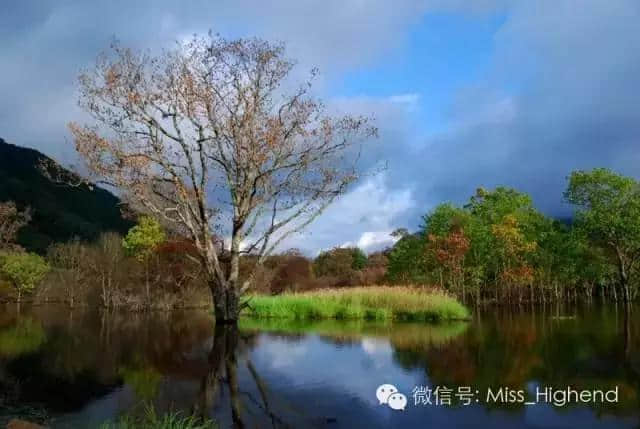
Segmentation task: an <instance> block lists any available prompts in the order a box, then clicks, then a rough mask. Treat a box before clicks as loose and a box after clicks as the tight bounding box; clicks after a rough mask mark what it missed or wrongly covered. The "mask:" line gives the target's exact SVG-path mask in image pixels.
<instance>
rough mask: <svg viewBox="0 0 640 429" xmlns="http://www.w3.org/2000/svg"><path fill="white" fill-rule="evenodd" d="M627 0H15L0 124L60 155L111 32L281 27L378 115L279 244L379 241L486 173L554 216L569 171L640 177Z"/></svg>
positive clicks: (7, 24)
mask: <svg viewBox="0 0 640 429" xmlns="http://www.w3.org/2000/svg"><path fill="white" fill-rule="evenodd" d="M638 22H640V2H638V1H637V0H611V1H602V0H581V1H575V0H551V1H548V0H536V1H513V2H512V1H507V0H476V1H464V0H450V1H447V0H400V1H389V0H323V1H312V0H308V1H300V0H281V1H273V2H265V1H260V0H235V1H225V0H219V1H213V0H209V1H204V0H193V1H189V0H185V1H182V2H176V1H167V0H140V1H133V0H128V1H124V0H113V1H109V2H104V1H100V2H99V1H88V0H57V1H47V0H22V1H17V0H14V1H6V2H3V4H2V6H1V7H0V60H1V61H0V94H2V98H1V99H0V137H2V138H4V139H5V140H7V141H9V142H11V143H15V144H18V145H22V146H28V147H33V148H36V149H38V150H40V151H42V152H44V153H46V154H47V155H49V156H52V157H54V158H55V159H57V160H59V161H61V162H63V163H73V162H74V160H75V154H74V150H73V146H72V143H71V139H70V136H69V134H68V131H67V128H66V124H67V123H68V122H70V121H74V120H76V121H78V120H80V121H81V120H82V119H83V118H84V117H85V116H84V113H83V112H82V111H81V110H80V109H79V108H78V107H77V105H76V101H77V94H76V88H77V87H76V79H77V75H78V73H79V71H80V70H81V69H83V68H86V67H88V66H90V65H91V64H92V63H93V62H94V61H95V58H96V56H97V55H98V53H99V52H100V51H102V50H104V49H106V48H107V47H108V45H109V42H110V41H111V40H113V39H114V38H117V39H118V40H120V41H121V42H122V43H123V44H125V45H127V46H132V47H135V48H141V49H147V48H148V49H159V48H162V47H170V46H171V44H172V43H173V42H175V41H179V40H184V39H185V38H187V37H190V36H191V35H193V34H196V33H198V34H203V33H206V32H207V31H208V30H213V31H214V32H218V33H220V34H221V35H223V36H225V37H244V36H258V37H261V38H265V39H269V40H274V41H283V42H285V43H286V46H287V54H288V55H289V56H290V57H292V58H295V59H297V61H298V66H297V68H296V70H295V72H294V73H300V77H301V78H302V77H304V76H306V74H307V72H308V71H309V70H310V69H311V68H312V67H317V68H319V70H320V73H321V74H320V77H319V79H317V81H316V86H315V89H314V90H315V91H316V93H317V94H318V95H319V96H320V97H322V98H323V99H324V101H325V103H326V104H327V105H328V106H330V107H331V108H332V109H339V110H340V111H343V112H345V113H363V114H367V115H372V116H373V117H375V120H376V125H377V127H378V128H379V134H380V135H379V138H378V139H376V140H375V141H371V142H367V143H366V144H367V145H368V147H367V150H366V156H365V157H364V158H363V162H364V164H365V165H364V168H365V170H366V168H367V167H371V168H373V167H372V166H374V165H379V163H380V162H383V163H385V164H386V169H384V170H383V171H382V172H380V173H378V174H370V175H365V177H364V178H363V180H361V181H360V182H358V183H357V184H356V185H354V186H353V187H352V188H351V189H350V190H349V192H348V193H347V194H346V195H345V196H344V197H342V198H341V199H340V200H339V201H337V202H336V203H335V204H334V205H333V206H332V207H330V208H329V209H328V210H327V211H326V212H325V213H324V214H323V215H322V216H321V217H320V218H319V219H317V220H316V222H315V223H314V224H313V225H312V226H311V227H309V228H308V229H307V230H306V231H305V232H304V233H303V234H299V235H297V236H294V237H292V238H291V239H290V240H289V241H288V242H287V243H285V245H286V246H287V247H297V248H300V249H301V250H302V251H304V252H305V253H308V254H315V253H317V252H318V251H320V250H322V249H329V248H332V247H335V246H343V245H358V246H360V247H362V248H363V249H365V250H366V251H374V250H377V249H380V248H383V247H385V246H388V245H390V244H391V243H392V238H391V237H390V235H389V234H390V232H392V231H393V230H394V229H396V228H399V227H407V228H409V230H416V229H417V228H418V227H419V225H420V222H421V217H422V216H423V215H424V214H425V213H426V212H428V211H429V210H430V209H432V208H433V207H434V206H435V205H437V204H439V203H441V202H445V201H450V202H453V203H456V204H461V203H463V202H464V201H465V200H467V199H468V197H469V196H470V195H472V194H473V193H474V192H475V189H476V188H478V187H480V186H483V187H486V188H492V187H495V186H498V185H504V186H511V187H515V188H517V189H519V190H522V191H524V192H527V193H529V194H531V196H532V198H533V200H534V203H535V204H536V206H537V207H538V208H540V209H541V210H542V211H543V212H545V213H546V214H548V215H551V216H567V215H569V214H570V213H571V208H570V207H568V206H567V205H566V204H565V203H563V201H562V192H563V190H564V188H565V186H566V177H567V175H568V174H569V173H570V172H571V171H572V170H574V169H589V168H593V167H609V168H612V169H614V170H616V171H618V172H620V173H623V174H627V175H631V176H634V177H637V176H638V168H637V166H638V165H640V162H639V161H640V150H638V148H639V143H640V141H639V138H640V137H639V136H640V32H639V31H637V23H638Z"/></svg>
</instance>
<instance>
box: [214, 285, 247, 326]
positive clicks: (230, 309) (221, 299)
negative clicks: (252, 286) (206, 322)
mask: <svg viewBox="0 0 640 429" xmlns="http://www.w3.org/2000/svg"><path fill="white" fill-rule="evenodd" d="M209 287H210V289H211V294H212V295H213V307H214V313H215V318H216V323H218V324H233V325H235V324H237V323H238V318H239V316H240V297H239V296H238V295H237V293H236V292H235V288H233V287H232V286H231V285H228V286H227V287H221V286H220V285H218V284H217V283H216V282H211V283H210V285H209Z"/></svg>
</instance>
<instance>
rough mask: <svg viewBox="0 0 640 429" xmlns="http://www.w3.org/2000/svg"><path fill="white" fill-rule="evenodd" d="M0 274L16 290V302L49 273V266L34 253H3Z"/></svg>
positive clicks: (0, 258)
mask: <svg viewBox="0 0 640 429" xmlns="http://www.w3.org/2000/svg"><path fill="white" fill-rule="evenodd" d="M0 272H1V273H2V275H3V276H4V277H6V278H7V279H8V280H9V282H11V284H12V286H13V287H14V289H15V290H16V292H17V294H18V296H17V298H18V302H20V301H21V299H22V295H23V294H24V293H31V292H33V290H34V289H35V288H36V286H37V285H38V283H40V282H41V281H42V279H43V278H44V276H45V275H46V274H47V273H48V272H49V265H48V264H47V262H46V261H45V260H44V259H43V258H42V257H41V256H39V255H36V254H35V253H22V252H20V253H5V254H3V255H2V256H0Z"/></svg>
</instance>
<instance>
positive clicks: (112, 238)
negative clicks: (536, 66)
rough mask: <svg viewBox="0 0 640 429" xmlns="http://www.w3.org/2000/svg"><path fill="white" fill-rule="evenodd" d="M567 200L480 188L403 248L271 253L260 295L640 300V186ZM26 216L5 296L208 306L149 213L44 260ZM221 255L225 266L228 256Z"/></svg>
mask: <svg viewBox="0 0 640 429" xmlns="http://www.w3.org/2000/svg"><path fill="white" fill-rule="evenodd" d="M564 196H565V199H566V200H567V201H568V202H570V203H571V204H574V205H575V207H576V212H575V215H574V217H573V220H572V222H570V223H564V222H560V221H558V220H555V219H552V218H550V217H548V216H545V215H544V214H542V213H541V212H539V211H538V210H536V209H535V208H534V207H533V204H532V200H531V198H530V197H529V196H528V195H526V194H524V193H522V192H518V191H516V190H514V189H510V188H505V187H498V188H496V189H493V190H487V189H483V188H479V189H478V190H477V191H476V193H475V195H473V196H472V197H471V198H470V199H469V201H468V202H467V203H466V204H464V205H463V206H456V205H453V204H450V203H443V204H441V205H439V206H437V207H435V208H434V209H433V210H432V211H430V212H429V213H427V214H426V215H425V216H424V217H423V223H422V226H421V228H420V230H419V231H418V232H416V233H409V232H408V231H407V230H406V229H398V230H396V231H395V232H394V233H393V235H394V236H396V237H397V238H398V241H397V242H396V244H395V245H394V246H393V247H391V248H388V249H385V250H383V251H379V252H376V253H372V254H369V255H366V254H365V253H364V252H363V251H362V250H361V249H358V248H354V247H350V248H334V249H331V250H328V251H324V252H321V253H320V254H319V255H318V256H317V257H315V258H308V257H306V256H304V255H303V254H302V253H301V252H300V251H298V250H296V249H290V250H288V251H286V252H283V253H280V254H276V255H272V256H270V257H268V258H266V260H265V261H264V263H263V264H262V265H261V266H260V267H259V268H258V272H257V274H256V275H255V281H254V284H253V289H252V290H253V291H254V292H258V293H265V294H279V293H283V292H300V291H308V290H315V289H321V288H329V287H349V286H360V285H364V286H366V285H378V284H387V285H394V284H409V285H415V286H418V287H430V288H438V289H442V290H445V291H448V292H450V293H453V294H455V295H457V296H458V297H460V298H461V299H462V300H464V301H465V302H467V303H481V302H498V303H508V304H518V303H523V302H530V303H532V302H550V301H560V300H578V299H585V300H591V299H593V298H601V299H607V300H620V301H625V302H628V301H631V300H634V299H636V298H637V296H638V291H639V289H640V288H639V286H640V282H639V278H638V261H639V260H640V184H639V183H638V182H637V181H636V180H635V179H632V178H629V177H624V176H621V175H618V174H615V173H613V172H611V171H609V170H606V169H595V170H592V171H588V172H585V171H576V172H574V173H572V174H571V176H570V177H569V184H568V188H567V190H566V192H565V193H564ZM3 219H4V221H3ZM29 219H30V214H29V213H28V212H26V211H23V212H21V211H19V210H18V209H17V208H16V206H15V205H11V204H4V206H2V207H0V285H1V284H2V282H3V278H4V283H5V286H6V285H7V284H8V285H9V286H11V285H13V290H14V291H15V292H17V293H13V294H12V293H10V292H9V293H7V290H9V291H10V290H11V289H6V290H5V293H4V296H5V297H6V296H13V297H14V298H16V297H20V295H21V294H22V293H23V292H24V293H27V294H29V293H33V294H34V295H33V296H34V298H35V299H37V300H40V301H48V300H55V301H65V302H68V303H69V304H71V305H76V304H79V303H81V304H86V303H91V302H95V303H96V304H99V305H102V306H104V307H119V306H125V307H133V308H138V309H145V308H173V307H185V306H194V305H197V306H207V305H210V304H209V301H208V299H207V286H206V276H205V275H204V274H203V273H202V270H201V268H200V265H199V264H198V262H197V258H198V252H197V251H196V249H195V247H194V245H193V243H191V242H190V241H189V240H188V239H185V238H184V237H182V236H180V234H178V233H176V232H174V233H171V232H166V231H165V230H164V229H163V228H162V226H161V225H160V224H158V223H157V222H156V221H154V220H153V219H151V218H148V217H144V216H143V217H141V218H140V219H139V222H138V225H136V226H135V227H133V228H131V229H130V230H129V233H128V234H127V235H126V236H124V237H123V236H121V235H119V234H117V233H104V234H102V235H101V236H100V237H99V239H98V240H96V241H92V242H89V241H82V240H80V239H73V240H70V241H68V242H66V243H60V244H54V245H51V246H50V247H49V248H48V250H47V252H46V257H45V258H40V257H37V256H36V255H33V254H25V253H24V252H23V251H21V249H20V247H19V246H17V245H15V244H12V241H13V240H14V239H15V237H16V236H17V234H18V230H19V229H20V228H22V227H24V225H26V224H28V222H29ZM3 229H4V233H3ZM220 245H222V241H220ZM3 247H4V251H3V250H2V248H3ZM220 254H221V263H222V264H223V266H225V264H226V263H227V261H225V252H224V251H222V250H221V253H220ZM3 255H4V256H3ZM3 264H4V265H3ZM43 264H44V265H46V266H45V267H44V268H43ZM255 264H256V257H255V256H252V255H246V256H244V257H243V258H242V259H241V264H240V275H241V277H246V276H248V274H249V273H250V272H252V271H253V269H254V267H255ZM3 267H4V268H3ZM3 269H4V274H3ZM44 275H46V279H45V281H42V282H41V280H42V278H43V276H44ZM40 282H41V283H42V286H40V287H36V286H37V283H40ZM19 283H22V285H21V284H19ZM1 296H2V290H0V298H1Z"/></svg>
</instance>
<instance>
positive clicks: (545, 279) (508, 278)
mask: <svg viewBox="0 0 640 429" xmlns="http://www.w3.org/2000/svg"><path fill="white" fill-rule="evenodd" d="M564 197H565V199H566V201H568V202H569V203H571V204H573V205H574V206H575V207H576V212H575V216H574V219H573V222H571V224H566V223H562V222H559V221H557V220H554V219H551V218H549V217H547V216H545V215H543V214H542V213H540V212H539V211H538V210H536V209H535V208H534V207H533V204H532V201H531V198H530V197H529V196H528V195H526V194H524V193H521V192H518V191H516V190H514V189H509V188H504V187H499V188H496V189H494V190H486V189H483V188H480V189H478V190H477V192H476V194H475V195H473V196H472V197H471V198H470V199H469V201H468V203H467V204H465V205H464V206H462V207H458V206H455V205H453V204H449V203H445V204H441V205H439V206H437V207H436V208H435V209H434V210H432V211H431V212H429V213H428V214H426V215H425V216H424V218H423V224H422V227H421V228H420V231H419V232H418V233H416V234H403V237H402V239H401V240H399V241H398V242H397V243H396V245H395V246H394V248H393V250H392V251H391V252H390V254H389V267H388V271H387V279H388V280H389V281H392V282H398V283H419V284H436V285H439V286H440V287H442V288H444V289H447V290H450V291H452V292H454V293H456V294H457V295H459V296H460V297H462V298H463V299H464V300H465V301H469V300H471V299H473V300H474V301H475V302H480V301H483V300H493V301H497V302H506V303H520V302H523V301H530V302H545V301H552V300H576V299H579V298H584V299H587V300H590V299H592V298H593V297H595V296H598V297H602V298H605V299H611V300H623V301H630V300H633V299H635V298H636V297H637V296H638V286H639V282H638V260H639V259H640V185H639V183H638V182H637V181H636V180H634V179H632V178H629V177H624V176H621V175H618V174H615V173H613V172H611V171H610V170H607V169H595V170H592V171H588V172H586V171H576V172H573V173H572V174H571V175H570V177H569V183H568V187H567V190H566V191H565V193H564Z"/></svg>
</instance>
